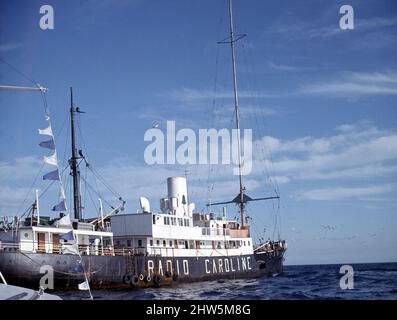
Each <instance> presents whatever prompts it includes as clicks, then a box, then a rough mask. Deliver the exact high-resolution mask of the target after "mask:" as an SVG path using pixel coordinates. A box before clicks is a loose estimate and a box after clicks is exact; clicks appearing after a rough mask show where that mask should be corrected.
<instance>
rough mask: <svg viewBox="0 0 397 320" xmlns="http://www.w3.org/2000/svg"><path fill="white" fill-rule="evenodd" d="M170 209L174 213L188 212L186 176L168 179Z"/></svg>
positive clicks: (181, 214) (179, 214) (183, 214)
mask: <svg viewBox="0 0 397 320" xmlns="http://www.w3.org/2000/svg"><path fill="white" fill-rule="evenodd" d="M167 189H168V199H169V209H170V210H171V212H172V214H175V215H178V216H186V215H187V214H188V200H187V185H186V178H184V177H170V178H168V179H167Z"/></svg>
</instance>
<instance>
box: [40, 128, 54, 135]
mask: <svg viewBox="0 0 397 320" xmlns="http://www.w3.org/2000/svg"><path fill="white" fill-rule="evenodd" d="M39 134H41V135H43V136H51V137H53V134H52V129H51V126H48V128H45V129H39Z"/></svg>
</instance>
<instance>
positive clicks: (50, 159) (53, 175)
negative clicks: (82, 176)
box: [39, 110, 67, 211]
mask: <svg viewBox="0 0 397 320" xmlns="http://www.w3.org/2000/svg"><path fill="white" fill-rule="evenodd" d="M45 119H46V121H47V123H48V127H47V128H45V129H39V134H40V135H43V136H47V137H49V138H48V139H49V140H45V141H42V142H40V143H39V146H40V147H42V148H45V149H50V150H52V152H53V153H52V154H50V155H48V156H44V157H43V160H44V163H46V164H48V165H50V166H53V167H55V168H56V169H55V170H52V171H50V172H48V173H46V174H45V175H44V176H43V180H57V181H59V203H58V204H56V205H54V206H53V207H52V211H67V206H66V196H65V189H64V187H63V184H62V179H61V174H60V170H59V165H58V157H57V151H56V145H55V138H54V133H53V131H52V126H51V118H50V115H49V113H48V110H46V115H45Z"/></svg>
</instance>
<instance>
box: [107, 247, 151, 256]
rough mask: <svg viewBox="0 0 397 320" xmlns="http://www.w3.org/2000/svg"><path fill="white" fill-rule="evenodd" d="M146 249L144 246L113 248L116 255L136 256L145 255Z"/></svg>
mask: <svg viewBox="0 0 397 320" xmlns="http://www.w3.org/2000/svg"><path fill="white" fill-rule="evenodd" d="M146 254H147V251H146V248H144V247H138V248H137V247H116V248H114V255H116V256H136V255H146Z"/></svg>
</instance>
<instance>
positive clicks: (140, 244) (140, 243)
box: [138, 239, 142, 247]
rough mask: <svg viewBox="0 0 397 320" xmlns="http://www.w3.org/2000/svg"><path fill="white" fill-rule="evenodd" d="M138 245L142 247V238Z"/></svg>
mask: <svg viewBox="0 0 397 320" xmlns="http://www.w3.org/2000/svg"><path fill="white" fill-rule="evenodd" d="M138 247H142V240H141V239H138Z"/></svg>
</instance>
